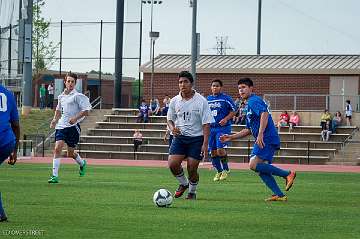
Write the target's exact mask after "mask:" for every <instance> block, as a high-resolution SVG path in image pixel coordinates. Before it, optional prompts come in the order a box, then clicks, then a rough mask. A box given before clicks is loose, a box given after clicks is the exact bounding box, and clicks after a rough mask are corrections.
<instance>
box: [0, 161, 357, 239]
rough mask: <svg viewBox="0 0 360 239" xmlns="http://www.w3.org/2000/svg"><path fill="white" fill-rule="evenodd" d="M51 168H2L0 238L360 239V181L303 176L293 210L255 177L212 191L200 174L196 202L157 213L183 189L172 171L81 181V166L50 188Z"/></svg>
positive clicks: (101, 171)
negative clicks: (163, 197)
mask: <svg viewBox="0 0 360 239" xmlns="http://www.w3.org/2000/svg"><path fill="white" fill-rule="evenodd" d="M50 167H51V166H50V165H46V164H40V165H39V164H36V165H29V164H17V165H16V166H15V167H11V166H9V165H2V167H0V188H1V192H2V194H3V201H4V207H5V208H6V211H7V213H8V216H9V219H10V222H9V223H1V224H0V238H3V236H5V237H4V238H6V237H7V236H8V235H6V233H8V232H9V231H12V232H17V231H20V232H21V231H24V230H41V232H42V235H41V236H39V238H206V239H210V238H292V239H295V238H326V239H330V238H334V239H335V238H336V239H338V238H359V237H360V227H359V215H360V207H359V199H360V183H359V182H360V180H359V179H360V174H351V173H299V174H298V176H297V179H296V183H295V185H294V187H293V189H292V191H290V192H289V193H288V196H289V201H288V202H285V203H284V202H274V203H266V202H264V201H263V199H264V198H266V197H268V196H269V195H270V194H271V193H270V192H269V191H268V190H267V189H266V188H265V186H264V185H263V184H262V183H261V182H260V179H259V178H258V176H257V175H255V174H254V173H251V172H249V171H235V170H234V171H232V173H231V175H230V178H229V180H228V181H227V182H222V183H214V182H212V177H213V172H212V171H209V170H207V169H202V170H200V184H199V188H198V200H196V201H187V200H184V199H176V200H174V202H173V205H172V206H171V207H170V208H157V207H156V206H154V204H153V203H152V195H153V193H154V192H155V191H156V190H157V189H159V188H166V189H169V190H170V191H171V192H173V191H174V189H175V188H176V187H177V182H176V180H175V178H173V177H172V176H171V175H170V172H169V171H168V169H165V168H142V167H107V166H89V167H88V171H87V175H86V176H85V177H83V178H80V177H79V176H78V174H77V167H76V166H75V165H62V166H61V169H60V180H61V181H60V184H57V185H49V184H48V183H47V179H48V176H49V174H50ZM279 183H281V186H282V187H283V186H284V185H283V184H284V182H283V181H279ZM8 237H9V238H10V236H8ZM12 238H15V236H13V237H12ZM17 238H21V237H19V236H18V237H17Z"/></svg>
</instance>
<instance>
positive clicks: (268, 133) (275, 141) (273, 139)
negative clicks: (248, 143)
mask: <svg viewBox="0 0 360 239" xmlns="http://www.w3.org/2000/svg"><path fill="white" fill-rule="evenodd" d="M246 112H247V113H246V127H247V128H248V129H250V130H251V133H252V135H253V136H254V137H255V139H256V138H257V137H258V135H259V128H260V117H261V113H263V112H268V113H269V109H268V106H267V105H266V103H265V101H264V100H263V99H262V98H260V97H259V96H257V95H255V94H252V95H251V96H250V97H249V98H248V100H247V103H246ZM264 143H265V145H267V144H268V145H269V144H271V145H274V147H275V148H280V137H279V134H278V132H277V130H276V128H275V125H274V121H273V119H272V117H271V114H270V113H269V117H268V123H267V126H266V128H265V130H264Z"/></svg>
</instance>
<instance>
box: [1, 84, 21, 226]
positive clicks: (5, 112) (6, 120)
mask: <svg viewBox="0 0 360 239" xmlns="http://www.w3.org/2000/svg"><path fill="white" fill-rule="evenodd" d="M19 138H20V126H19V114H18V111H17V107H16V101H15V98H14V95H13V93H11V92H10V91H8V90H7V89H6V88H4V87H3V86H2V85H0V164H2V163H3V162H4V161H5V160H6V159H8V158H9V161H8V163H9V164H11V165H14V164H15V163H16V160H17V155H16V151H17V147H18V144H19ZM4 221H7V217H6V214H5V211H4V208H3V206H2V201H1V192H0V222H4Z"/></svg>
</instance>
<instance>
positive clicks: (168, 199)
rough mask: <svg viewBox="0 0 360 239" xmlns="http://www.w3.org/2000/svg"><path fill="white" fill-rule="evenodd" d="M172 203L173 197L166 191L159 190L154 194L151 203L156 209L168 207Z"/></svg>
mask: <svg viewBox="0 0 360 239" xmlns="http://www.w3.org/2000/svg"><path fill="white" fill-rule="evenodd" d="M172 201H173V196H172V195H171V193H170V192H169V191H168V190H166V189H163V188H162V189H159V190H157V191H156V192H155V193H154V196H153V202H154V204H155V205H156V206H158V207H169V206H170V205H171V203H172Z"/></svg>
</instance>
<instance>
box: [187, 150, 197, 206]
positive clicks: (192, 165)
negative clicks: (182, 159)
mask: <svg viewBox="0 0 360 239" xmlns="http://www.w3.org/2000/svg"><path fill="white" fill-rule="evenodd" d="M200 162H201V159H200V160H199V159H194V158H192V157H188V158H187V170H188V174H189V193H188V195H187V197H186V199H196V188H197V185H198V183H199V173H198V168H199V163H200Z"/></svg>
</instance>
